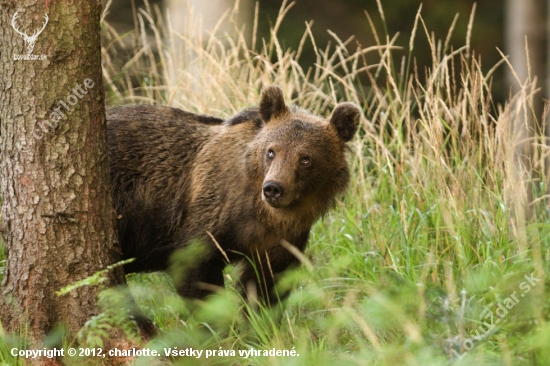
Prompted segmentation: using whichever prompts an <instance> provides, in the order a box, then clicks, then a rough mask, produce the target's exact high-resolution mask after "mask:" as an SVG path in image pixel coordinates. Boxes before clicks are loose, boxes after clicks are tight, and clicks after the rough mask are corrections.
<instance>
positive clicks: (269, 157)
mask: <svg viewBox="0 0 550 366" xmlns="http://www.w3.org/2000/svg"><path fill="white" fill-rule="evenodd" d="M266 156H267V158H268V159H269V160H271V159H273V158H275V151H273V150H271V149H269V150H267V155H266Z"/></svg>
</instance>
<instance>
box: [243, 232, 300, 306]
mask: <svg viewBox="0 0 550 366" xmlns="http://www.w3.org/2000/svg"><path fill="white" fill-rule="evenodd" d="M308 236H309V230H308V231H307V232H305V233H303V234H302V235H300V236H298V238H296V239H295V240H293V243H292V244H291V245H293V246H294V247H296V249H298V250H299V251H300V252H303V251H304V249H305V246H306V243H307V239H308ZM297 264H298V259H297V258H296V257H295V256H294V254H292V253H291V252H290V251H288V249H286V248H285V247H284V246H283V245H282V244H280V243H279V244H278V245H275V246H273V247H271V248H269V249H268V250H264V251H260V250H257V251H256V252H254V253H252V255H251V256H250V257H249V258H247V259H246V260H245V265H244V268H243V271H242V273H241V277H240V281H239V286H240V292H241V293H242V294H246V297H247V298H248V300H249V301H251V300H255V299H257V300H259V301H260V302H262V303H264V304H266V305H275V304H277V303H278V302H280V301H282V300H283V299H284V298H286V297H287V296H288V292H286V293H277V291H276V289H275V285H276V283H277V281H278V280H279V278H280V277H281V276H282V274H283V272H284V271H285V270H287V269H289V268H291V267H294V266H296V265H297Z"/></svg>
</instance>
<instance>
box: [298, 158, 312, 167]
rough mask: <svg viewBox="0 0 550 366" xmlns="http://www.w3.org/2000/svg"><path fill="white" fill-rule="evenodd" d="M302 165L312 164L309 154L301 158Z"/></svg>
mask: <svg viewBox="0 0 550 366" xmlns="http://www.w3.org/2000/svg"><path fill="white" fill-rule="evenodd" d="M300 165H301V166H310V165H311V158H310V157H309V156H302V157H301V158H300Z"/></svg>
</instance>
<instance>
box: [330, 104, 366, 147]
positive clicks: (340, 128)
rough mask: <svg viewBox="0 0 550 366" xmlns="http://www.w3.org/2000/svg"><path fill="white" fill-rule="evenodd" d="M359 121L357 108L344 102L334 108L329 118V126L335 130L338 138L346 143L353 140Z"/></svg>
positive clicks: (359, 115) (359, 113)
mask: <svg viewBox="0 0 550 366" xmlns="http://www.w3.org/2000/svg"><path fill="white" fill-rule="evenodd" d="M360 119H361V111H360V110H359V107H357V106H356V105H355V104H353V103H350V102H345V103H340V104H338V106H336V109H335V110H334V112H332V116H331V117H330V124H331V125H332V126H333V127H334V128H335V129H336V132H337V133H338V136H340V138H341V139H342V140H344V142H348V141H350V140H351V139H352V138H353V135H355V132H357V128H358V127H359V120H360Z"/></svg>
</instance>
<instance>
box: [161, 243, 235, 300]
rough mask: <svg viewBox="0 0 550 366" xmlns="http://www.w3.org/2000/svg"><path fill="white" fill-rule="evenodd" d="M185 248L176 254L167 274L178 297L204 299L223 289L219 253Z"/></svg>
mask: <svg viewBox="0 0 550 366" xmlns="http://www.w3.org/2000/svg"><path fill="white" fill-rule="evenodd" d="M192 249H193V248H185V249H182V250H180V251H178V252H176V253H175V254H174V255H173V256H172V258H171V260H170V262H171V265H170V269H169V273H170V275H171V276H172V280H173V281H174V286H175V287H176V290H177V292H178V294H179V295H180V296H183V297H186V298H192V299H204V298H205V297H206V296H208V295H210V294H212V293H214V292H215V291H217V290H220V289H221V288H223V287H224V280H223V270H224V268H225V265H226V263H225V261H224V259H223V257H222V256H221V255H220V254H219V253H212V252H210V251H208V250H192Z"/></svg>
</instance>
